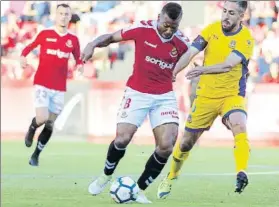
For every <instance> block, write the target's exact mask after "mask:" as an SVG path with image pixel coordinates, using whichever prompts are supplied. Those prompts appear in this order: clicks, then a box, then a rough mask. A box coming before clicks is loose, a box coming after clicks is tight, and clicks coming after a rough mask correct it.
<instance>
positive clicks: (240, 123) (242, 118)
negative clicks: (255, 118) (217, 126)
mask: <svg viewBox="0 0 279 207" xmlns="http://www.w3.org/2000/svg"><path fill="white" fill-rule="evenodd" d="M228 122H229V125H230V128H231V130H232V132H233V134H239V133H244V132H246V115H245V114H243V113H241V112H236V113H232V114H231V115H230V116H229V119H228Z"/></svg>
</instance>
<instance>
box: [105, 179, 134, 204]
mask: <svg viewBox="0 0 279 207" xmlns="http://www.w3.org/2000/svg"><path fill="white" fill-rule="evenodd" d="M138 193H139V187H138V185H137V183H136V182H135V181H134V180H133V179H132V178H130V177H120V178H117V179H116V180H115V181H114V182H113V183H112V185H111V187H110V196H111V197H112V199H113V200H114V201H115V202H116V203H131V202H133V201H135V200H136V199H137V196H138Z"/></svg>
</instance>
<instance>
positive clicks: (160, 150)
mask: <svg viewBox="0 0 279 207" xmlns="http://www.w3.org/2000/svg"><path fill="white" fill-rule="evenodd" d="M155 151H156V153H157V154H158V155H159V156H160V157H163V158H168V157H169V156H170V155H171V154H172V151H173V144H172V143H168V144H160V145H158V146H157V147H156V150H155Z"/></svg>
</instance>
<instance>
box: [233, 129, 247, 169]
mask: <svg viewBox="0 0 279 207" xmlns="http://www.w3.org/2000/svg"><path fill="white" fill-rule="evenodd" d="M234 142H235V146H234V158H235V163H236V171H237V172H240V171H246V169H247V167H248V160H249V156H250V146H249V141H248V138H247V133H240V134H238V135H236V136H235V137H234Z"/></svg>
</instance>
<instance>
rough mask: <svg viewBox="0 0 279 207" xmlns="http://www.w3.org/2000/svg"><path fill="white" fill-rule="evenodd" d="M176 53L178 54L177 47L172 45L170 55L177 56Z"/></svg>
mask: <svg viewBox="0 0 279 207" xmlns="http://www.w3.org/2000/svg"><path fill="white" fill-rule="evenodd" d="M177 55H178V52H177V49H176V48H175V47H173V48H172V50H171V52H170V56H171V57H173V58H174V57H177Z"/></svg>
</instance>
